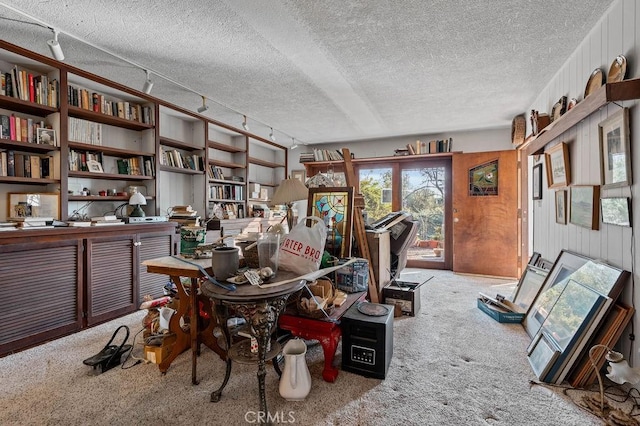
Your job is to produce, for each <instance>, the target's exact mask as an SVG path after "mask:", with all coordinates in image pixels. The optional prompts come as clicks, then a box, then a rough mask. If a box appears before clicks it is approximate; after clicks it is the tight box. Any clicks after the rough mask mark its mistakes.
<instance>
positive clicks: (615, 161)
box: [598, 108, 632, 188]
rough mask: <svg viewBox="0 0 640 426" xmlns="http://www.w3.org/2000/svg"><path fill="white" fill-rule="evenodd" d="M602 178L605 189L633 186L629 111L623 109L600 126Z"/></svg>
mask: <svg viewBox="0 0 640 426" xmlns="http://www.w3.org/2000/svg"><path fill="white" fill-rule="evenodd" d="M598 134H599V138H600V177H601V182H600V183H601V184H602V187H603V188H615V187H619V186H629V185H631V180H632V179H631V151H630V148H629V109H628V108H622V109H621V110H619V111H618V112H616V113H615V114H613V115H611V116H610V117H609V118H607V119H606V120H604V121H603V122H601V123H600V124H598Z"/></svg>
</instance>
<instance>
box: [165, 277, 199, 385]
mask: <svg viewBox="0 0 640 426" xmlns="http://www.w3.org/2000/svg"><path fill="white" fill-rule="evenodd" d="M171 281H173V283H174V284H175V286H176V288H177V289H178V309H177V310H176V312H175V314H173V315H172V316H171V320H169V330H170V331H171V332H172V333H174V334H175V335H176V341H175V343H174V344H173V346H172V347H171V352H170V353H169V355H168V356H167V357H166V358H165V359H164V360H162V362H161V363H160V364H159V365H158V368H159V369H160V372H161V373H163V374H164V373H166V372H167V370H168V369H169V366H170V365H171V363H172V362H173V360H174V359H176V357H177V356H178V355H180V354H181V353H182V352H184V351H185V350H186V349H187V348H189V346H190V338H189V337H190V336H189V335H188V334H187V333H185V332H184V330H183V329H182V327H181V326H180V320H181V319H182V318H183V317H184V316H185V315H187V313H188V312H189V307H190V305H191V302H190V298H189V295H188V294H187V292H186V291H185V289H184V286H183V285H182V282H181V281H180V277H179V276H171Z"/></svg>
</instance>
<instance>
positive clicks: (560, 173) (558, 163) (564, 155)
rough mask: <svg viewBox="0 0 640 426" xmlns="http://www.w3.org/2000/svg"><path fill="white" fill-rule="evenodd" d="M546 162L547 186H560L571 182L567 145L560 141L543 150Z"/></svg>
mask: <svg viewBox="0 0 640 426" xmlns="http://www.w3.org/2000/svg"><path fill="white" fill-rule="evenodd" d="M544 157H545V162H546V164H547V186H548V187H549V188H561V187H564V186H569V184H570V183H571V164H570V162H569V145H567V144H566V143H565V142H560V143H559V144H558V145H556V146H554V147H553V148H550V149H549V150H547V151H545V156H544Z"/></svg>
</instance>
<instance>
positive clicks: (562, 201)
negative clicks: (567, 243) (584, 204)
mask: <svg viewBox="0 0 640 426" xmlns="http://www.w3.org/2000/svg"><path fill="white" fill-rule="evenodd" d="M555 197H556V223H559V224H560V225H566V224H567V191H566V190H564V189H559V190H557V191H556V193H555Z"/></svg>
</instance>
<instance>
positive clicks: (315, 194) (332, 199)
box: [307, 187, 353, 258]
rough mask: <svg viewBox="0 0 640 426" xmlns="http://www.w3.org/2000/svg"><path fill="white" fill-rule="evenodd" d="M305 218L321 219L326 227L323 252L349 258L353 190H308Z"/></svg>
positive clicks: (337, 188) (329, 188)
mask: <svg viewBox="0 0 640 426" xmlns="http://www.w3.org/2000/svg"><path fill="white" fill-rule="evenodd" d="M307 216H317V217H320V218H322V220H323V221H324V224H325V225H326V227H327V242H326V245H325V250H326V251H328V252H329V253H330V254H332V255H333V256H336V257H339V258H344V257H350V256H351V227H352V222H353V188H351V187H323V188H309V202H308V203H307Z"/></svg>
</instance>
